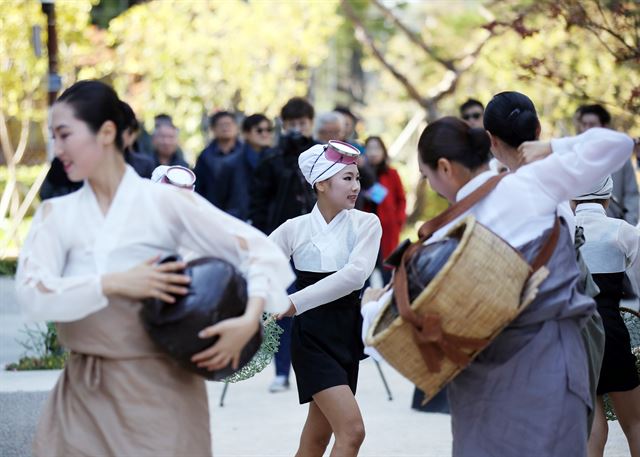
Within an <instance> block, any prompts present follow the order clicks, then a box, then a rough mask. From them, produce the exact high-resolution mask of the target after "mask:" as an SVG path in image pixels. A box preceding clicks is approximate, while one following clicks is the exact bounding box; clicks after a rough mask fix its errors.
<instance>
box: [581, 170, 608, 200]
mask: <svg viewBox="0 0 640 457" xmlns="http://www.w3.org/2000/svg"><path fill="white" fill-rule="evenodd" d="M612 192H613V179H611V175H609V176H606V177H605V178H603V179H602V180H601V181H600V182H598V183H597V184H595V185H594V186H593V187H592V188H591V190H589V192H587V193H586V194H584V195H580V196H578V197H575V198H574V200H608V199H609V198H611V193H612Z"/></svg>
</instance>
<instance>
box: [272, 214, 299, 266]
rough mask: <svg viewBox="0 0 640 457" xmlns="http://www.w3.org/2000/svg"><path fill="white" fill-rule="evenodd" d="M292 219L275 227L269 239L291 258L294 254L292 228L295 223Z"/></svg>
mask: <svg viewBox="0 0 640 457" xmlns="http://www.w3.org/2000/svg"><path fill="white" fill-rule="evenodd" d="M291 224H292V222H291V221H286V222H284V223H283V224H282V225H280V227H278V228H277V229H275V230H274V231H273V232H271V235H269V239H270V240H271V241H273V242H274V243H275V244H276V245H277V246H278V247H279V248H280V250H281V251H282V252H283V253H284V255H285V257H288V258H291V255H292V254H293V246H292V245H291V233H290V232H291V230H293V227H294V226H293V225H291Z"/></svg>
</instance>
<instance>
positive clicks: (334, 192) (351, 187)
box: [316, 165, 360, 210]
mask: <svg viewBox="0 0 640 457" xmlns="http://www.w3.org/2000/svg"><path fill="white" fill-rule="evenodd" d="M316 189H317V190H318V196H319V197H320V196H322V198H324V199H326V200H327V201H329V202H330V203H331V204H332V205H333V206H334V207H336V208H339V209H341V210H342V209H353V208H354V207H355V205H356V200H357V198H358V194H359V193H360V173H359V172H358V167H357V166H356V165H347V166H346V167H344V168H343V169H342V170H340V172H338V173H336V174H335V175H333V176H332V177H331V178H329V179H327V180H326V181H322V182H319V183H317V184H316Z"/></svg>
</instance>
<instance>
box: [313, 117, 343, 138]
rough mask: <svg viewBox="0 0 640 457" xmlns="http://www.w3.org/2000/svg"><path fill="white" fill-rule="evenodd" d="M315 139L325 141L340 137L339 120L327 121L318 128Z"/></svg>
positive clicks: (340, 127)
mask: <svg viewBox="0 0 640 457" xmlns="http://www.w3.org/2000/svg"><path fill="white" fill-rule="evenodd" d="M316 136H317V140H318V141H320V142H321V143H327V142H328V141H329V140H339V139H341V138H342V124H341V123H340V122H339V121H335V122H327V123H325V124H324V125H322V126H321V127H320V128H319V129H318V133H317V135H316Z"/></svg>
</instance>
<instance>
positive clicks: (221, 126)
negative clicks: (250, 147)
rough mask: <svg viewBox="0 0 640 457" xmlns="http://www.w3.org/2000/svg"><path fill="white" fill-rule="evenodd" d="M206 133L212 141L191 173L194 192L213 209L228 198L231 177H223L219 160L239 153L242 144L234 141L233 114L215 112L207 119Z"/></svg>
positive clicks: (236, 131)
mask: <svg viewBox="0 0 640 457" xmlns="http://www.w3.org/2000/svg"><path fill="white" fill-rule="evenodd" d="M209 132H210V133H211V135H212V137H213V140H211V142H210V143H209V145H208V146H207V147H206V148H204V150H203V151H202V152H201V153H200V156H198V160H197V161H196V166H195V168H194V172H195V174H196V192H198V193H199V194H200V195H202V196H203V197H204V198H206V199H207V200H209V202H210V203H212V204H213V205H216V206H217V207H222V206H223V204H224V202H226V201H227V200H228V199H229V192H230V190H231V181H230V179H231V177H230V176H229V175H228V174H227V175H223V174H222V173H221V169H222V159H223V158H224V157H227V156H230V155H234V154H237V153H239V152H240V150H241V148H242V143H241V142H240V139H239V138H238V124H237V122H236V118H235V116H234V115H233V114H231V113H230V112H228V111H219V112H217V113H215V114H213V115H212V116H210V117H209Z"/></svg>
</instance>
